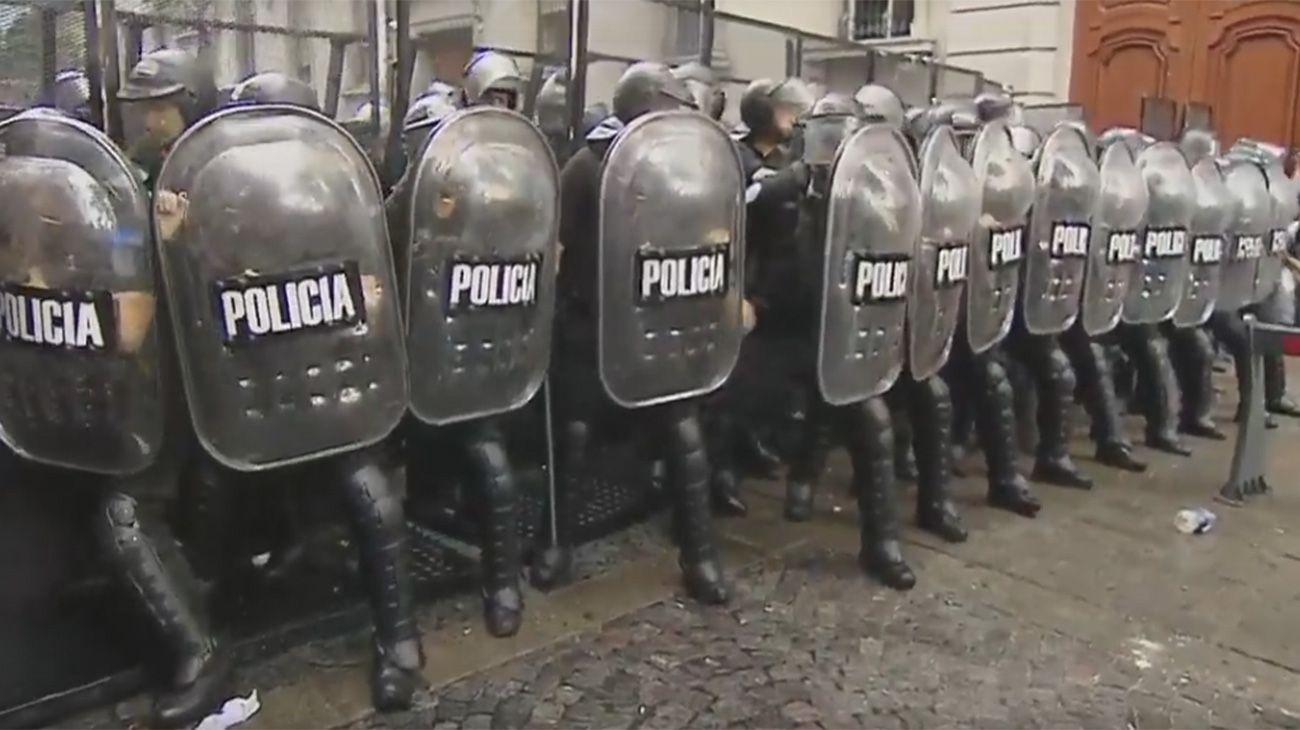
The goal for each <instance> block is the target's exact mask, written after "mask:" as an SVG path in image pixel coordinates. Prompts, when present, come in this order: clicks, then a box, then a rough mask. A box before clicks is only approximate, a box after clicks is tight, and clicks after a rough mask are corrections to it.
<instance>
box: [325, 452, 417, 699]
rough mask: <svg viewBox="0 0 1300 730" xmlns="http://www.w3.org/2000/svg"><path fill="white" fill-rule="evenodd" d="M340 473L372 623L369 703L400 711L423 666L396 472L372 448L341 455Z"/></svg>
mask: <svg viewBox="0 0 1300 730" xmlns="http://www.w3.org/2000/svg"><path fill="white" fill-rule="evenodd" d="M339 471H340V472H341V475H342V482H343V493H344V496H345V497H346V499H347V503H348V512H349V514H350V516H351V518H352V526H353V530H354V532H355V533H356V536H357V553H358V557H359V558H360V560H359V562H360V564H361V577H362V580H363V581H364V583H365V588H366V596H367V598H368V599H369V600H370V611H371V614H372V615H373V617H374V622H375V633H374V644H373V658H374V663H373V664H372V665H371V668H370V693H371V701H372V702H373V703H374V706H375V709H376V710H379V711H380V712H391V711H394V710H404V709H407V708H409V707H410V706H411V698H412V696H413V695H414V694H415V690H416V689H418V688H419V687H420V686H421V685H422V684H423V677H422V676H421V675H420V669H421V668H422V667H423V666H424V653H423V650H422V649H421V647H420V634H419V628H418V627H417V626H416V623H415V610H414V604H415V597H414V594H413V591H412V588H411V574H410V566H409V563H408V561H409V556H408V553H407V550H406V524H405V518H404V516H403V509H402V494H403V493H404V492H405V490H404V489H402V488H401V485H400V484H395V483H394V481H395V480H394V479H393V477H394V476H397V475H398V474H399V472H398V471H397V470H396V469H394V468H392V467H391V465H389V464H386V463H384V461H383V460H382V459H380V458H378V455H377V453H376V450H375V449H369V450H366V451H362V452H359V453H356V454H351V455H349V456H346V457H342V458H341V459H340V461H339Z"/></svg>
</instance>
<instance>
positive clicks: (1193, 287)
mask: <svg viewBox="0 0 1300 730" xmlns="http://www.w3.org/2000/svg"><path fill="white" fill-rule="evenodd" d="M1192 180H1193V181H1194V182H1195V184H1196V209H1195V212H1194V213H1193V214H1192V225H1191V229H1190V232H1189V239H1190V240H1189V243H1188V246H1189V247H1190V251H1189V253H1190V258H1189V266H1188V270H1187V282H1186V284H1184V288H1183V297H1182V299H1181V300H1180V301H1179V303H1178V308H1177V309H1175V310H1174V324H1175V325H1177V326H1179V327H1197V326H1200V325H1202V324H1205V321H1206V320H1208V319H1209V318H1210V314H1211V313H1212V312H1213V311H1214V303H1215V301H1216V300H1217V299H1218V294H1219V280H1220V266H1221V265H1222V263H1223V260H1224V254H1225V249H1226V246H1227V233H1228V227H1229V226H1230V225H1231V223H1232V218H1233V206H1234V202H1233V199H1232V194H1231V193H1230V192H1229V191H1228V186H1227V185H1226V184H1225V183H1224V180H1223V174H1222V173H1221V172H1220V171H1219V167H1218V165H1216V164H1214V160H1213V159H1212V158H1209V157H1206V158H1203V159H1201V160H1200V161H1199V162H1197V163H1196V164H1195V165H1193V166H1192Z"/></svg>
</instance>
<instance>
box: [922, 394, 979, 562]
mask: <svg viewBox="0 0 1300 730" xmlns="http://www.w3.org/2000/svg"><path fill="white" fill-rule="evenodd" d="M909 385H910V388H911V391H912V397H911V399H910V400H911V402H912V412H913V413H914V414H915V416H916V421H915V438H914V439H913V444H914V445H915V449H916V466H917V476H916V524H917V525H918V526H919V527H920V528H921V529H923V530H925V531H927V532H932V533H934V534H935V535H938V536H939V537H940V538H942V539H944V540H946V541H948V542H965V541H966V537H967V535H966V528H964V527H962V524H961V516H960V515H959V514H958V513H957V507H956V506H955V505H953V503H952V500H951V499H949V498H948V481H949V479H951V477H952V462H951V459H952V398H951V396H950V395H949V393H948V385H947V383H945V382H943V378H940V377H939V376H937V375H936V376H934V377H932V378H928V379H927V380H926V381H925V382H922V383H917V382H910V383H909Z"/></svg>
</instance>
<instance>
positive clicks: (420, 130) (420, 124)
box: [402, 81, 456, 160]
mask: <svg viewBox="0 0 1300 730" xmlns="http://www.w3.org/2000/svg"><path fill="white" fill-rule="evenodd" d="M454 111H456V87H454V86H451V85H450V84H444V83H442V82H441V81H435V82H433V83H432V84H430V85H429V88H428V90H427V91H425V92H424V93H423V94H421V95H420V98H418V99H416V100H415V101H413V102H411V106H410V107H409V108H408V109H407V110H406V117H405V118H404V119H402V146H403V148H405V150H406V157H407V159H408V160H410V159H411V158H412V157H414V156H415V155H417V154H419V152H420V147H421V145H423V144H424V140H425V139H427V138H428V136H429V133H430V132H431V131H432V130H433V129H434V128H435V127H437V126H438V125H439V124H440V123H442V120H444V119H446V118H447V117H448V116H449V115H450V114H451V113H452V112H454Z"/></svg>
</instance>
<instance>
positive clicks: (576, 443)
mask: <svg viewBox="0 0 1300 730" xmlns="http://www.w3.org/2000/svg"><path fill="white" fill-rule="evenodd" d="M559 435H560V439H559V441H560V442H559V444H558V449H559V454H558V458H557V462H558V463H557V464H556V474H555V504H550V503H549V502H548V504H547V509H546V510H543V512H544V514H543V524H542V531H541V532H540V533H539V534H541V535H542V540H541V541H540V542H541V544H540V545H539V546H538V548H537V549H535V550H534V551H533V560H532V564H531V565H530V566H529V576H530V579H531V581H532V584H533V586H535V587H536V588H538V589H539V590H544V591H548V590H551V589H552V588H556V587H558V586H561V585H564V584H566V583H568V582H569V581H570V580H572V578H573V544H574V541H575V540H576V539H577V534H576V532H577V519H578V504H577V502H576V498H577V495H578V487H579V485H580V484H581V483H582V482H581V480H582V478H583V467H584V464H585V463H586V460H587V447H588V444H589V442H590V438H591V426H590V425H589V424H588V423H587V422H586V421H579V420H572V421H569V422H567V423H565V424H564V427H563V429H562V430H561V432H560V434H559ZM655 463H659V464H662V461H657V462H652V463H651V469H652V470H653V469H654V464H655ZM664 471H665V472H666V471H667V469H666V467H665V469H664ZM664 481H666V479H665V480H664ZM552 512H553V513H554V520H555V535H552V534H551V522H550V518H551V513H552Z"/></svg>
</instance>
